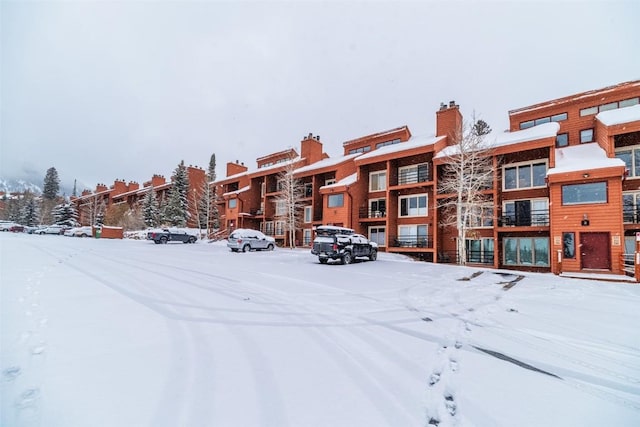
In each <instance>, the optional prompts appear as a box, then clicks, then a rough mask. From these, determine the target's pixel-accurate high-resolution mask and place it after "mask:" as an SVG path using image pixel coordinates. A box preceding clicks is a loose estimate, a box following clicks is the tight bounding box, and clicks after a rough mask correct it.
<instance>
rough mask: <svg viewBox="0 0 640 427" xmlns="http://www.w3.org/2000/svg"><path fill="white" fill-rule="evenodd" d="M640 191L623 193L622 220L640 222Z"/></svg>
mask: <svg viewBox="0 0 640 427" xmlns="http://www.w3.org/2000/svg"><path fill="white" fill-rule="evenodd" d="M639 206H640V193H637V192H636V193H623V194H622V220H623V221H624V222H626V223H633V224H637V223H640V209H638V207H639Z"/></svg>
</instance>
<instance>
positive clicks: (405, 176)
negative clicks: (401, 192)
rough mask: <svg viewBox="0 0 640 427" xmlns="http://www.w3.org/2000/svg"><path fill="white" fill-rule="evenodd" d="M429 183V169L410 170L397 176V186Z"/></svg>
mask: <svg viewBox="0 0 640 427" xmlns="http://www.w3.org/2000/svg"><path fill="white" fill-rule="evenodd" d="M427 181H431V169H429V170H412V171H408V172H403V173H402V174H400V175H399V176H398V185H407V184H417V183H419V182H427Z"/></svg>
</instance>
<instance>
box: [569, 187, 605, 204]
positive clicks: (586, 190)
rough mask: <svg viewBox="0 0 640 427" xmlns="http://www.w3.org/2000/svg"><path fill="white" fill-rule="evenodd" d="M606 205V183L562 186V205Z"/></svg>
mask: <svg viewBox="0 0 640 427" xmlns="http://www.w3.org/2000/svg"><path fill="white" fill-rule="evenodd" d="M586 203H607V183H606V182H591V183H588V184H569V185H563V186H562V204H563V205H580V204H586Z"/></svg>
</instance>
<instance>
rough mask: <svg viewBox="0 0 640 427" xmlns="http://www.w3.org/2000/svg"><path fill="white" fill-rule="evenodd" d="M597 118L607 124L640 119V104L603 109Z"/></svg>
mask: <svg viewBox="0 0 640 427" xmlns="http://www.w3.org/2000/svg"><path fill="white" fill-rule="evenodd" d="M596 119H598V120H600V122H602V124H603V125H606V126H613V125H621V124H624V123H629V122H637V121H640V104H636V105H633V106H631V107H624V108H618V109H616V110H609V111H603V112H602V113H598V115H597V116H596Z"/></svg>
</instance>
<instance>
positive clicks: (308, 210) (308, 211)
mask: <svg viewBox="0 0 640 427" xmlns="http://www.w3.org/2000/svg"><path fill="white" fill-rule="evenodd" d="M312 214H313V206H305V207H304V222H311V221H312V218H313V217H312Z"/></svg>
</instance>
